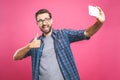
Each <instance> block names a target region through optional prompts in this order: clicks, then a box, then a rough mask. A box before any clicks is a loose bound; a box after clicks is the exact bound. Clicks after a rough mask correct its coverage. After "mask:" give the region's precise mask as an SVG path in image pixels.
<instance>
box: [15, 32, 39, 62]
mask: <svg viewBox="0 0 120 80" xmlns="http://www.w3.org/2000/svg"><path fill="white" fill-rule="evenodd" d="M37 37H38V34H37V36H36V37H35V38H34V39H33V41H32V42H31V43H29V44H27V45H25V46H23V47H22V48H20V49H18V50H17V51H16V52H15V54H14V55H13V59H14V60H20V59H22V58H23V57H24V56H25V54H26V53H27V52H28V51H29V50H30V49H32V48H39V47H40V43H41V41H40V40H38V39H37Z"/></svg>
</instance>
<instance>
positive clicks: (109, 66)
mask: <svg viewBox="0 0 120 80" xmlns="http://www.w3.org/2000/svg"><path fill="white" fill-rule="evenodd" d="M119 3H120V1H119V0H59V1H58V0H0V80H31V62H30V61H31V59H30V57H29V58H26V59H24V60H20V61H13V54H14V52H15V50H16V49H18V48H20V47H22V46H24V45H25V44H27V43H28V42H29V41H30V40H31V39H32V38H33V37H34V36H35V35H36V33H37V32H38V33H39V35H40V34H41V32H40V31H39V28H38V27H37V25H36V22H35V19H34V14H35V12H36V11H37V10H39V9H41V8H47V9H48V10H50V11H51V12H52V14H53V27H54V28H55V29H61V28H70V29H84V28H87V27H89V26H90V25H92V24H93V23H94V22H95V21H96V20H95V18H94V17H91V16H89V15H88V5H89V4H91V5H97V6H100V7H101V8H102V9H103V10H104V12H105V15H106V21H105V23H104V25H103V26H102V28H101V29H100V31H98V32H97V33H96V34H95V35H94V36H93V37H92V38H91V39H90V40H88V41H81V42H76V43H73V44H72V45H71V48H72V51H73V55H74V57H75V61H76V65H77V68H78V71H79V73H80V76H81V80H120V77H119V76H120V35H119V34H120V24H119V23H120V21H119V18H120V11H119V10H120V4H119Z"/></svg>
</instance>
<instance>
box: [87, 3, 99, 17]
mask: <svg viewBox="0 0 120 80" xmlns="http://www.w3.org/2000/svg"><path fill="white" fill-rule="evenodd" d="M88 10H89V15H90V16H95V17H98V16H99V9H98V8H97V7H95V6H92V5H89V6H88Z"/></svg>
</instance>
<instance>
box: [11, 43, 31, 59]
mask: <svg viewBox="0 0 120 80" xmlns="http://www.w3.org/2000/svg"><path fill="white" fill-rule="evenodd" d="M29 50H30V48H29V44H27V45H26V46H24V47H22V48H20V49H18V50H17V51H16V52H15V54H14V56H13V59H14V60H20V59H22V58H23V57H24V56H25V54H26V53H27V52H28V51H29Z"/></svg>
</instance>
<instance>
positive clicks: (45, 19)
mask: <svg viewBox="0 0 120 80" xmlns="http://www.w3.org/2000/svg"><path fill="white" fill-rule="evenodd" d="M37 25H38V26H39V28H40V30H41V31H42V32H43V33H44V34H48V33H49V32H51V28H52V19H51V18H50V16H49V14H48V13H43V14H39V15H38V16H37Z"/></svg>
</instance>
